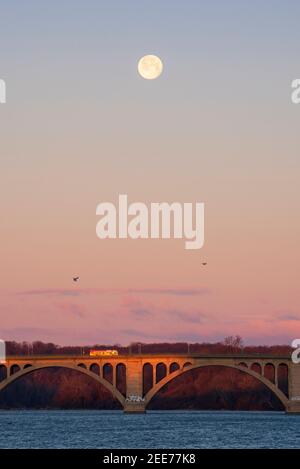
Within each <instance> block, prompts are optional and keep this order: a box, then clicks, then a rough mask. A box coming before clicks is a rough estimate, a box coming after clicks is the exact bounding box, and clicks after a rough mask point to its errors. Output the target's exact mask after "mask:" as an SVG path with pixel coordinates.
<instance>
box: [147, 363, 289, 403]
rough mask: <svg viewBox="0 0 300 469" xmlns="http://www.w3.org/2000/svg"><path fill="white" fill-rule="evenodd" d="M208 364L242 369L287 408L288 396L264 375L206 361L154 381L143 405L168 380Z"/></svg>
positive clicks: (240, 366) (247, 369) (243, 367)
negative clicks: (156, 381)
mask: <svg viewBox="0 0 300 469" xmlns="http://www.w3.org/2000/svg"><path fill="white" fill-rule="evenodd" d="M208 366H222V367H224V368H232V369H234V370H238V371H242V372H243V373H246V374H248V375H250V376H252V377H253V378H256V379H257V380H258V381H260V382H261V383H263V384H264V385H265V386H266V387H267V388H268V389H270V391H272V392H273V394H275V396H276V397H277V398H278V399H279V400H280V402H281V403H282V405H283V406H284V409H287V408H288V402H289V400H288V398H287V396H286V395H285V394H284V393H283V392H282V391H281V390H280V389H279V388H277V387H276V386H275V385H274V384H273V383H272V382H271V381H269V380H268V379H266V378H265V377H264V376H262V375H260V374H259V373H256V372H255V371H253V370H251V369H250V368H248V367H247V368H246V367H245V366H243V365H241V364H239V365H229V364H226V365H224V364H222V363H213V364H210V363H206V364H196V365H191V366H188V367H186V368H181V369H180V370H177V371H174V372H173V373H171V374H168V375H167V376H166V377H165V378H163V379H162V380H161V381H159V382H158V383H156V384H155V385H154V386H153V388H152V389H150V391H148V392H147V394H146V395H145V407H146V408H147V406H148V404H149V402H150V401H151V399H152V398H153V397H154V396H155V395H156V394H157V393H158V391H160V390H161V389H162V388H163V387H164V386H165V385H166V384H168V383H169V382H170V381H173V380H174V379H175V378H177V377H178V376H181V375H183V374H184V373H186V372H188V371H191V370H194V369H196V368H205V367H208Z"/></svg>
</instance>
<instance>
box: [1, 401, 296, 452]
mask: <svg viewBox="0 0 300 469" xmlns="http://www.w3.org/2000/svg"><path fill="white" fill-rule="evenodd" d="M0 422H1V432H0V447H1V448H300V415H286V414H284V413H278V412H213V411H212V412H199V411H197V412H193V411H185V412H183V411H180V412H174V411H172V412H167V411H152V412H148V413H147V414H140V415H128V414H123V413H122V412H120V411H97V410H96V411H90V410H79V411H70V410H69V411H63V410H61V411H60V410H58V411H52V410H49V411H47V410H35V411H29V410H22V411H15V410H9V411H0Z"/></svg>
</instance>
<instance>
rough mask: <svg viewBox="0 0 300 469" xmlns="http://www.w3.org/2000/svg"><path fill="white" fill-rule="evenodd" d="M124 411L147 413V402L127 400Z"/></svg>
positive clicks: (127, 412)
mask: <svg viewBox="0 0 300 469" xmlns="http://www.w3.org/2000/svg"><path fill="white" fill-rule="evenodd" d="M123 412H124V414H145V413H146V404H145V402H125V405H124V408H123Z"/></svg>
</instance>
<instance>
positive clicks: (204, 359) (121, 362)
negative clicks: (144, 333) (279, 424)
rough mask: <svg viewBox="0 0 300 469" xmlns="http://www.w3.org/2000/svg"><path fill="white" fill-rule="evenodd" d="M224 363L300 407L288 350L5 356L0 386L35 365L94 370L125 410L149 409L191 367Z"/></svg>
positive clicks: (290, 406) (298, 377) (296, 368)
mask: <svg viewBox="0 0 300 469" xmlns="http://www.w3.org/2000/svg"><path fill="white" fill-rule="evenodd" d="M207 366H218V367H220V366H222V367H228V368H232V369H235V370H239V371H241V372H243V373H246V374H248V375H250V376H252V377H253V378H256V379H257V380H258V381H260V382H261V383H263V384H264V385H265V386H266V387H267V388H269V389H270V390H271V391H272V392H273V393H274V394H275V395H276V396H277V398H278V399H279V400H280V401H281V403H282V405H283V407H284V409H285V410H286V412H288V413H300V364H299V365H297V364H294V363H293V362H292V361H291V358H290V357H289V356H282V357H274V356H267V355H252V356H250V355H230V356H229V355H224V356H212V355H211V356H207V355H205V356H204V355H196V354H187V355H185V354H155V355H142V354H141V355H123V356H122V355H118V356H114V357H101V358H98V357H97V358H95V357H90V356H67V355H65V356H54V355H53V356H27V357H25V356H22V357H7V359H6V362H5V363H2V364H1V365H0V391H2V390H3V389H4V388H6V387H7V386H9V385H10V384H11V383H13V382H14V381H15V380H17V379H19V378H21V377H22V376H24V375H27V374H28V373H32V372H33V371H35V370H40V369H43V368H49V367H62V368H68V369H71V370H78V371H79V372H81V373H83V374H85V375H87V376H90V377H91V378H93V379H94V380H96V381H97V382H98V383H100V384H102V385H103V386H104V387H105V388H106V389H108V390H109V391H110V392H111V394H112V395H113V396H114V397H115V398H116V399H118V401H119V402H120V404H121V405H122V407H123V409H124V411H125V412H145V411H146V409H147V405H148V404H149V402H150V401H151V399H152V398H153V397H154V396H155V395H156V393H157V392H158V391H159V390H160V389H162V388H163V386H165V385H166V384H167V383H169V382H170V381H171V380H173V379H175V378H176V377H178V376H180V375H184V373H186V372H187V371H189V370H193V369H196V368H201V367H207ZM281 369H284V370H285V371H286V376H287V382H288V390H287V391H283V390H282V389H281V388H280V383H279V379H278V376H279V372H280V370H281ZM119 370H122V371H123V374H124V377H125V387H124V386H123V389H121V386H120V383H119V382H118V376H119V373H118V371H119ZM146 371H147V374H148V376H149V372H150V374H151V378H152V379H151V385H150V386H149V385H148V386H147V388H146V387H145V373H146Z"/></svg>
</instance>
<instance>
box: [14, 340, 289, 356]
mask: <svg viewBox="0 0 300 469" xmlns="http://www.w3.org/2000/svg"><path fill="white" fill-rule="evenodd" d="M90 349H98V350H103V349H115V350H118V352H119V354H120V355H128V354H132V353H187V352H190V353H199V354H208V355H210V354H212V355H218V354H221V355H223V354H231V353H243V354H245V355H246V354H268V355H274V356H278V355H288V354H290V353H291V351H292V349H291V347H290V346H288V345H270V346H268V345H255V346H254V345H247V346H244V344H243V340H242V338H241V337H240V336H229V337H225V339H224V340H223V341H222V342H215V343H206V342H202V343H189V344H188V343H186V342H176V343H168V342H163V343H142V342H134V343H131V344H130V345H128V346H122V345H120V344H93V345H86V346H61V345H56V344H53V343H51V342H50V343H45V342H42V341H40V340H37V341H34V342H15V341H7V342H6V352H7V355H83V354H87V355H88V354H89V350H90Z"/></svg>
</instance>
